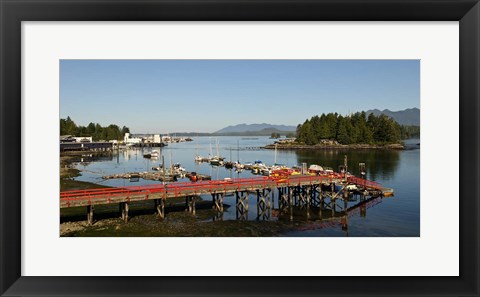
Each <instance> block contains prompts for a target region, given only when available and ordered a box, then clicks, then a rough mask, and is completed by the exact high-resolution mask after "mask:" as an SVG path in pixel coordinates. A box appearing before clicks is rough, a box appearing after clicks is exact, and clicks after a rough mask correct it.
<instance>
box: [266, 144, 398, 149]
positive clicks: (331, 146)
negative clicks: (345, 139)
mask: <svg viewBox="0 0 480 297" xmlns="http://www.w3.org/2000/svg"><path fill="white" fill-rule="evenodd" d="M275 146H276V147H277V149H278V150H322V149H353V150H357V149H388V150H404V149H405V146H404V145H402V144H400V143H394V144H386V145H373V144H349V145H345V144H316V145H308V144H297V143H282V144H276V145H275V144H268V145H266V146H264V147H263V148H264V149H275Z"/></svg>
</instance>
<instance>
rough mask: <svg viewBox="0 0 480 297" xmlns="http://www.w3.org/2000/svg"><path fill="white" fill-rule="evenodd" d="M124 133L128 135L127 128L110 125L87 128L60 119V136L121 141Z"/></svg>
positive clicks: (92, 124) (91, 124)
mask: <svg viewBox="0 0 480 297" xmlns="http://www.w3.org/2000/svg"><path fill="white" fill-rule="evenodd" d="M125 133H130V129H129V128H128V127H125V126H123V127H122V128H121V129H120V127H119V126H117V125H114V124H111V125H108V126H106V127H102V126H101V125H100V124H98V123H96V124H94V123H90V124H88V125H87V126H77V125H76V124H75V122H74V121H73V120H72V119H71V118H70V117H67V118H66V119H60V135H72V136H77V137H90V136H91V137H92V140H93V141H99V140H107V141H108V140H122V139H123V135H124V134H125Z"/></svg>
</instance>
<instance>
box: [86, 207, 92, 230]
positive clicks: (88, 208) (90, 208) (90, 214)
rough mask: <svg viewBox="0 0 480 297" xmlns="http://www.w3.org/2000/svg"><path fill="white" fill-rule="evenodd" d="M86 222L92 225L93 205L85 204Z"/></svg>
mask: <svg viewBox="0 0 480 297" xmlns="http://www.w3.org/2000/svg"><path fill="white" fill-rule="evenodd" d="M87 223H88V225H90V226H91V225H93V205H87Z"/></svg>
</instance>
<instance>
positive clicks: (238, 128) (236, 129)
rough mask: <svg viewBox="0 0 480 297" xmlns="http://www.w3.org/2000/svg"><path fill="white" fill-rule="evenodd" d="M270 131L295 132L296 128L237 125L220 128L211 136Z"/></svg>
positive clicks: (264, 124)
mask: <svg viewBox="0 0 480 297" xmlns="http://www.w3.org/2000/svg"><path fill="white" fill-rule="evenodd" d="M268 129H271V130H272V131H273V130H278V131H288V132H295V131H296V129H297V127H296V126H288V125H275V124H267V123H261V124H245V123H242V124H237V125H230V126H227V127H225V128H222V129H220V130H218V131H215V132H213V134H224V133H244V132H259V131H265V130H268Z"/></svg>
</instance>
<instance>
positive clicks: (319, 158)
mask: <svg viewBox="0 0 480 297" xmlns="http://www.w3.org/2000/svg"><path fill="white" fill-rule="evenodd" d="M400 153H401V151H398V150H354V151H353V150H327V149H325V150H316V151H313V150H312V151H309V150H303V151H298V152H297V158H298V164H301V163H307V164H318V165H321V166H327V167H331V168H333V170H335V171H338V166H339V165H341V164H343V158H344V156H345V155H347V156H348V171H350V172H351V173H352V174H353V175H356V176H360V170H359V165H358V164H359V163H365V166H366V170H367V171H366V173H367V179H369V180H377V179H378V178H382V179H389V178H391V177H392V176H393V175H394V173H395V171H396V170H397V167H398V164H399V161H400Z"/></svg>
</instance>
